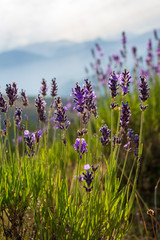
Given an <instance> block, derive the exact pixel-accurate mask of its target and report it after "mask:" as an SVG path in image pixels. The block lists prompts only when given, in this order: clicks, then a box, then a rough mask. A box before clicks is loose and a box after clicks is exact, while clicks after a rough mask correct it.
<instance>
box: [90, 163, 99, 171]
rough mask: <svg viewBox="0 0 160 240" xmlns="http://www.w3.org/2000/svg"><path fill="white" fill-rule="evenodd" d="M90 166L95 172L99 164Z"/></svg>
mask: <svg viewBox="0 0 160 240" xmlns="http://www.w3.org/2000/svg"><path fill="white" fill-rule="evenodd" d="M91 167H92V171H93V172H95V171H97V169H98V168H99V164H98V165H97V166H96V167H95V166H94V165H92V166H91Z"/></svg>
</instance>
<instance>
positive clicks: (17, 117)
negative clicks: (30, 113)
mask: <svg viewBox="0 0 160 240" xmlns="http://www.w3.org/2000/svg"><path fill="white" fill-rule="evenodd" d="M14 120H15V123H16V126H17V127H20V124H21V121H22V109H21V108H17V107H16V109H15V114H14Z"/></svg>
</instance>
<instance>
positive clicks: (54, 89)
mask: <svg viewBox="0 0 160 240" xmlns="http://www.w3.org/2000/svg"><path fill="white" fill-rule="evenodd" d="M57 90H58V87H57V83H56V78H53V79H52V82H51V97H56V96H57Z"/></svg>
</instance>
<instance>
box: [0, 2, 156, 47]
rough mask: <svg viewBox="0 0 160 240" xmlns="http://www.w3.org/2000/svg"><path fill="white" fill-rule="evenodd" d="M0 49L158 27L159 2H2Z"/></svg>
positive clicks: (77, 39) (105, 36)
mask: <svg viewBox="0 0 160 240" xmlns="http://www.w3.org/2000/svg"><path fill="white" fill-rule="evenodd" d="M0 9H1V15H0V50H1V51H2V50H4V49H10V48H14V47H16V46H17V47H18V46H21V45H26V44H29V43H34V42H42V41H56V40H61V39H67V40H72V41H83V40H88V39H93V38H96V37H103V38H107V37H113V36H114V35H117V34H119V33H120V32H122V31H123V30H125V31H129V32H134V33H141V32H145V31H149V30H151V29H153V28H157V27H159V22H160V15H159V9H160V1H159V0H152V1H150V0H141V1H139V0H134V1H131V0H130V1H129V0H99V1H97V0H45V1H44V0H27V1H26V0H5V1H1V2H0Z"/></svg>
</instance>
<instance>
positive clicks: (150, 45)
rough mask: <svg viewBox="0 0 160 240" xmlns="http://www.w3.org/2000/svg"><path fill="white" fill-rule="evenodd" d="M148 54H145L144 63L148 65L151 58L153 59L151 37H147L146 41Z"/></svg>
mask: <svg viewBox="0 0 160 240" xmlns="http://www.w3.org/2000/svg"><path fill="white" fill-rule="evenodd" d="M147 50H148V54H147V59H146V63H147V65H148V66H150V65H151V63H152V60H153V56H152V41H151V39H149V41H148V49H147Z"/></svg>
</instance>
